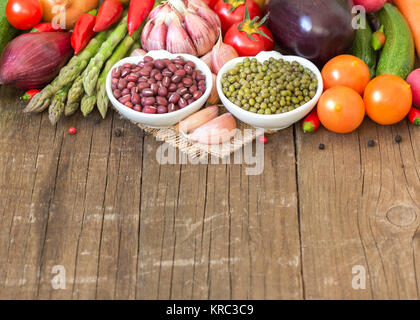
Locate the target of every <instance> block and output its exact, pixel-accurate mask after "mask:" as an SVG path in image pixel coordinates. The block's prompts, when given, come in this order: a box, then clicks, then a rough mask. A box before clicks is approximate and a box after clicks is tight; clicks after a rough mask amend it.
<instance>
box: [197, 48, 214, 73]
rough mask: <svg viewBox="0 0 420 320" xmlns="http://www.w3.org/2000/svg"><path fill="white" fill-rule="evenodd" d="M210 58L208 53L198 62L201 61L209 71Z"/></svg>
mask: <svg viewBox="0 0 420 320" xmlns="http://www.w3.org/2000/svg"><path fill="white" fill-rule="evenodd" d="M211 57H212V55H211V51H210V52H208V53H206V54H205V55H204V56H202V57H201V58H200V60H201V61H203V62H204V63H205V64H206V65H207V66H208V67H209V68H210V70H211Z"/></svg>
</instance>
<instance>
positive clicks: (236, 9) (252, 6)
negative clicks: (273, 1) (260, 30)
mask: <svg viewBox="0 0 420 320" xmlns="http://www.w3.org/2000/svg"><path fill="white" fill-rule="evenodd" d="M245 8H248V11H249V16H250V17H251V19H252V18H254V17H262V13H261V9H260V7H259V6H258V4H257V3H256V2H255V1H254V0H218V1H217V2H216V5H215V6H214V8H213V10H214V12H216V13H217V15H218V16H219V18H220V22H221V23H222V32H223V34H225V33H226V32H227V31H228V30H229V28H230V27H231V26H232V25H234V24H235V23H239V22H241V21H242V20H243V19H244V15H245Z"/></svg>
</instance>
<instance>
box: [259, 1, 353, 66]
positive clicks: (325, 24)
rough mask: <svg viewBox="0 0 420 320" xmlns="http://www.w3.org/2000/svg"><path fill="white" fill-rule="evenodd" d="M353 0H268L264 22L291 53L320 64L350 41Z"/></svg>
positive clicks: (341, 49) (337, 52) (349, 44)
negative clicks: (266, 19) (266, 15)
mask: <svg viewBox="0 0 420 320" xmlns="http://www.w3.org/2000/svg"><path fill="white" fill-rule="evenodd" d="M352 4H353V2H352V0H270V1H269V3H268V5H267V9H266V10H267V11H268V12H269V14H270V16H269V18H268V22H267V25H268V27H269V28H270V30H271V32H272V33H273V34H274V37H275V38H276V41H277V43H278V44H279V45H280V46H281V47H282V48H283V49H284V50H286V51H288V52H289V53H291V54H294V55H298V56H301V57H304V58H307V59H309V60H311V61H313V62H314V63H315V64H317V65H318V66H320V67H322V66H323V65H324V64H325V63H326V62H327V61H328V60H330V59H331V58H333V57H335V56H337V55H340V54H343V53H345V52H346V51H347V50H348V49H349V48H350V47H351V45H352V43H353V40H354V34H355V30H354V29H353V27H352V19H353V16H352V13H351V7H352Z"/></svg>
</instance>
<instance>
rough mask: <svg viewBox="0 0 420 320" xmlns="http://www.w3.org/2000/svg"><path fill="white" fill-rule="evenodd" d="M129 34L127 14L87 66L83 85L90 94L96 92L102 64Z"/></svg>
mask: <svg viewBox="0 0 420 320" xmlns="http://www.w3.org/2000/svg"><path fill="white" fill-rule="evenodd" d="M126 34H127V16H125V17H124V18H123V19H122V20H121V21H120V23H119V25H118V26H117V27H116V28H115V29H114V31H112V33H111V34H110V35H109V37H108V39H107V40H106V41H105V42H104V43H103V44H102V46H101V48H100V49H99V51H98V52H97V53H96V55H95V56H94V57H93V58H92V59H91V60H90V62H89V65H88V66H87V68H86V74H85V76H84V77H83V87H84V89H85V92H86V93H87V94H88V95H89V96H93V95H94V94H95V89H96V84H97V82H98V78H99V73H100V72H101V69H102V66H103V65H104V63H105V62H106V60H108V58H109V57H110V56H111V55H112V52H113V51H114V49H115V48H116V46H118V44H119V43H120V42H121V40H122V39H124V37H125V35H126Z"/></svg>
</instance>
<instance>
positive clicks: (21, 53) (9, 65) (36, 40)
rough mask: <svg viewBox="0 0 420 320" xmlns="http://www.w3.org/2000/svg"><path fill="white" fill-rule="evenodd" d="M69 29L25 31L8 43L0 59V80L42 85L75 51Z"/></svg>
mask: <svg viewBox="0 0 420 320" xmlns="http://www.w3.org/2000/svg"><path fill="white" fill-rule="evenodd" d="M70 36H71V35H70V33H68V32H34V33H25V34H22V35H21V36H19V37H17V38H15V39H14V40H13V41H12V42H10V43H9V44H8V46H7V47H6V49H5V50H4V52H3V55H2V57H1V60H0V84H10V85H12V86H13V87H15V88H17V89H23V90H29V89H41V88H43V87H44V86H45V85H47V84H48V83H50V82H51V81H52V80H53V79H54V78H55V77H56V76H57V75H58V73H59V71H60V69H61V68H62V67H63V66H64V65H65V64H66V62H67V61H68V59H69V58H70V57H71V56H72V55H73V50H72V48H71V44H70Z"/></svg>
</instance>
